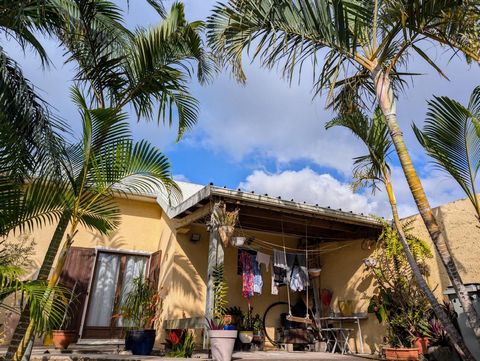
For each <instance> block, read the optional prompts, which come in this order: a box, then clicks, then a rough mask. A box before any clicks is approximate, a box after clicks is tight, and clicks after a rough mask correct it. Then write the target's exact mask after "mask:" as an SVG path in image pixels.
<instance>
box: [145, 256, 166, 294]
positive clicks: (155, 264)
mask: <svg viewBox="0 0 480 361" xmlns="http://www.w3.org/2000/svg"><path fill="white" fill-rule="evenodd" d="M161 262H162V251H157V252H155V253H153V254H152V255H151V256H150V262H149V264H148V273H147V275H148V280H149V281H150V283H151V284H152V285H154V287H156V288H157V289H158V283H159V281H160V264H161Z"/></svg>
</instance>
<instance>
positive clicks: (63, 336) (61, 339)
mask: <svg viewBox="0 0 480 361" xmlns="http://www.w3.org/2000/svg"><path fill="white" fill-rule="evenodd" d="M76 335H77V333H76V332H75V331H73V330H54V331H52V342H53V345H54V346H55V348H56V349H61V350H66V349H67V348H68V346H69V345H70V344H71V343H72V342H73V340H74V339H75V336H76Z"/></svg>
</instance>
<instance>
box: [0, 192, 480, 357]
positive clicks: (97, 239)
mask: <svg viewBox="0 0 480 361" xmlns="http://www.w3.org/2000/svg"><path fill="white" fill-rule="evenodd" d="M118 204H119V206H120V209H121V213H122V222H121V225H120V227H119V229H118V230H117V231H116V232H115V233H114V234H112V235H110V236H108V237H107V236H101V235H98V234H96V233H94V232H91V231H89V230H86V229H81V230H80V231H79V233H78V235H77V237H76V239H75V243H74V245H75V246H80V247H97V246H101V247H110V248H117V249H125V250H141V251H147V252H152V253H153V252H155V251H157V250H159V249H160V250H162V252H163V253H162V266H161V274H160V287H161V292H162V295H163V298H164V301H163V310H162V314H161V315H160V317H159V322H158V326H159V332H158V337H157V341H163V340H164V336H165V334H164V332H163V330H161V327H160V326H161V325H162V323H163V321H164V320H169V319H177V318H185V317H203V314H204V307H205V306H204V304H205V295H206V277H207V255H208V241H209V235H208V233H207V231H206V228H205V227H204V226H192V227H191V229H190V231H189V232H188V233H185V234H178V235H177V234H176V233H175V232H174V230H173V226H172V224H171V221H170V220H169V219H168V217H166V216H165V214H163V213H162V211H161V209H160V207H159V206H158V205H157V204H156V202H155V201H154V200H153V199H151V200H148V201H146V200H143V201H141V200H133V199H130V200H126V199H118ZM435 214H436V216H437V219H438V220H439V221H440V223H441V225H442V227H445V229H446V232H447V235H448V237H449V240H450V242H451V246H452V250H453V253H454V257H455V259H456V261H457V264H458V265H459V269H460V272H461V274H462V276H463V277H464V280H465V282H479V281H480V263H479V262H478V260H479V259H480V247H479V246H478V245H479V239H480V228H479V223H478V220H477V219H476V217H475V215H474V212H473V208H472V207H471V205H470V204H469V202H468V201H467V200H461V201H457V202H453V203H450V204H447V205H444V206H442V207H440V208H438V209H436V210H435ZM414 220H415V229H416V232H417V234H418V236H420V237H422V238H423V239H425V240H429V238H428V234H427V233H426V230H425V228H424V226H423V224H422V223H421V221H420V219H419V217H418V216H416V217H414ZM53 231H54V227H45V228H43V229H40V230H38V231H35V232H34V233H33V234H32V237H33V238H34V239H35V241H36V242H37V246H36V254H35V257H34V263H35V265H36V267H38V266H39V265H40V262H41V260H42V259H43V255H44V253H45V251H46V247H47V245H48V243H49V241H50V238H51V236H52V234H53ZM192 233H198V234H200V235H201V240H200V241H198V242H192V241H191V240H190V239H191V234H192ZM247 233H248V234H246V235H248V236H253V237H255V238H256V239H258V240H262V241H267V242H270V243H274V244H277V245H278V246H281V244H282V240H281V238H280V237H279V236H275V235H271V234H266V233H261V232H247ZM296 244H297V239H294V238H286V245H287V247H296ZM264 251H265V250H264ZM323 251H324V253H322V254H321V256H320V258H321V264H322V274H321V287H325V288H330V289H332V290H333V293H334V298H333V302H332V304H333V306H334V309H335V311H338V306H337V300H338V298H344V299H353V300H355V301H356V308H355V312H366V311H367V306H368V301H369V299H370V297H371V295H372V292H373V291H374V290H373V287H372V280H371V279H370V278H369V277H368V276H366V274H365V273H364V267H363V264H362V260H363V259H364V258H366V257H368V256H369V255H370V253H371V250H368V249H366V247H362V241H361V240H356V241H347V242H343V243H329V244H328V245H326V246H324V247H323ZM265 252H266V253H271V251H269V252H267V251H265ZM225 265H226V278H227V281H228V284H229V287H230V292H229V302H230V305H231V306H235V305H236V306H240V307H241V308H242V309H243V310H246V309H247V302H246V300H245V299H243V298H242V297H241V276H240V275H237V250H236V249H235V248H233V247H229V248H227V249H226V250H225ZM430 265H431V272H432V276H431V277H430V280H429V281H430V284H431V285H432V287H435V286H437V285H438V286H439V287H437V290H436V292H437V294H438V296H439V297H441V295H440V294H441V291H442V290H443V289H444V288H445V287H446V286H448V285H449V282H448V279H447V278H446V275H445V272H444V270H443V267H442V266H441V265H439V263H438V260H437V258H436V257H435V258H434V259H433V260H431V263H430ZM263 275H264V287H263V294H262V295H260V296H258V295H257V296H254V297H253V299H252V305H253V307H254V313H259V314H261V315H263V313H264V311H265V309H266V308H267V307H268V306H269V305H270V304H272V303H274V302H277V301H286V300H287V294H286V289H285V288H280V294H279V295H277V296H274V295H271V293H270V288H271V279H270V277H271V274H270V272H265V270H264V272H263ZM296 297H298V295H292V299H294V300H295V299H296ZM4 317H5V315H3V318H2V316H0V323H2V321H3V319H4ZM267 326H268V325H267ZM352 328H355V327H354V325H352ZM362 329H363V336H364V340H365V351H367V352H374V351H375V350H377V349H378V346H379V345H380V344H381V341H382V337H383V334H384V329H383V327H382V326H381V325H379V324H378V322H377V321H376V319H375V318H374V317H373V315H370V316H369V319H368V320H365V321H362ZM351 346H352V348H353V349H355V348H357V349H359V342H358V338H357V339H356V340H355V341H354V342H352V345H351Z"/></svg>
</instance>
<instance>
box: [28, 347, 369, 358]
mask: <svg viewBox="0 0 480 361" xmlns="http://www.w3.org/2000/svg"><path fill="white" fill-rule="evenodd" d="M46 351H47V350H46V349H45V348H35V349H34V352H33V353H32V357H31V359H30V360H31V361H114V360H119V361H120V360H125V361H178V360H192V359H178V358H175V359H171V358H166V357H161V356H133V355H121V354H117V353H114V352H112V353H103V352H101V353H100V352H98V353H94V352H92V353H90V352H72V353H62V352H59V351H56V350H51V349H49V350H48V353H45V352H46ZM193 359H197V360H205V361H206V360H208V355H207V353H196V354H194V355H193ZM233 360H234V361H235V360H248V361H264V360H269V361H283V360H286V361H288V360H302V361H317V360H318V361H321V360H324V361H337V360H339V361H341V360H343V361H365V360H366V358H365V357H359V356H356V355H340V354H331V353H325V352H300V351H296V352H286V351H255V352H235V353H234V354H233Z"/></svg>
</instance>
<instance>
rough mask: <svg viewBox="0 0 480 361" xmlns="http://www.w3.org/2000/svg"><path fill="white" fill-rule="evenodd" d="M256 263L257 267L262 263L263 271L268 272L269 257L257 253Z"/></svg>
mask: <svg viewBox="0 0 480 361" xmlns="http://www.w3.org/2000/svg"><path fill="white" fill-rule="evenodd" d="M257 262H258V265H259V266H260V264H262V263H263V264H264V265H265V270H266V271H268V269H269V266H270V256H269V255H268V254H265V253H262V252H257Z"/></svg>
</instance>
